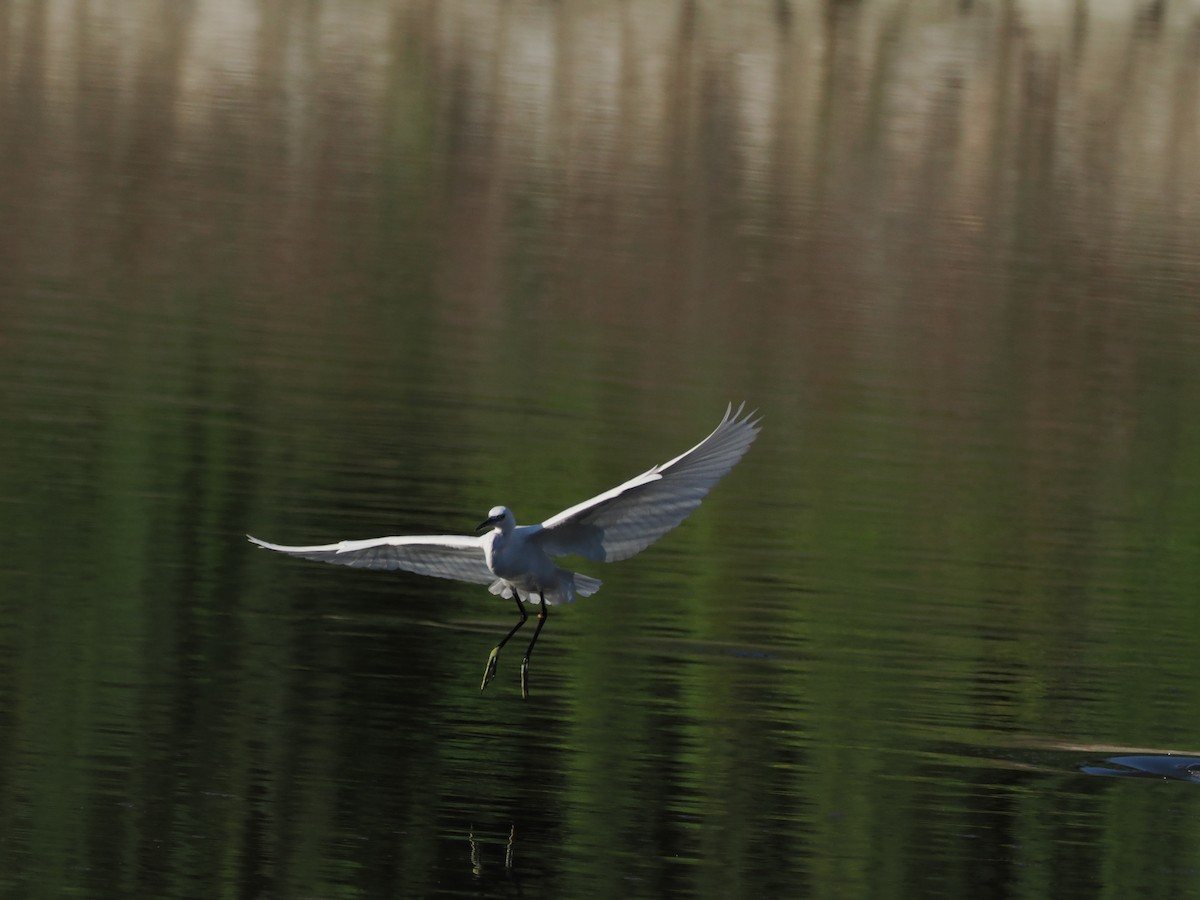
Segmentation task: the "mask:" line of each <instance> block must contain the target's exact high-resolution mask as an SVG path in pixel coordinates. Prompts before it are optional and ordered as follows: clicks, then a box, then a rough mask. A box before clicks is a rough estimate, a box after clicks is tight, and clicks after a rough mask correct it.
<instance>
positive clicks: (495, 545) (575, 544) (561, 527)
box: [247, 404, 759, 695]
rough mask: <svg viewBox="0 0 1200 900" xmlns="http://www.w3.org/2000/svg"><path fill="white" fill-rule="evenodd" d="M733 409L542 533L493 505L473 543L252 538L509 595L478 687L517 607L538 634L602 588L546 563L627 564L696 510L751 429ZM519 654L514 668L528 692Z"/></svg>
mask: <svg viewBox="0 0 1200 900" xmlns="http://www.w3.org/2000/svg"><path fill="white" fill-rule="evenodd" d="M744 408H745V407H744V404H743V406H741V407H739V408H738V410H737V412H734V411H733V407H732V405H731V406H730V407H729V409H727V410H726V411H725V417H724V418H723V419H722V420H721V423H720V424H719V425H718V426H717V427H716V429H715V430H714V431H713V433H712V434H710V435H709V436H708V437H706V438H705V439H704V440H702V441H701V442H700V443H698V444H697V445H696V446H695V447H693V448H692V449H691V450H688V451H687V452H686V453H681V454H680V455H679V456H677V457H675V458H674V459H672V460H670V461H669V462H665V463H663V464H662V465H658V466H655V467H654V468H652V469H649V470H647V471H646V472H643V473H642V474H641V475H638V476H637V477H635V478H631V479H629V480H628V481H626V482H625V483H624V484H620V485H617V487H615V488H613V489H612V490H609V491H605V492H604V493H602V494H598V495H596V496H595V497H592V498H591V499H590V500H585V501H584V502H583V503H579V504H576V505H575V506H572V507H571V508H570V509H565V510H563V511H562V512H560V513H558V514H557V515H555V516H551V517H550V518H549V519H546V521H544V522H542V523H541V524H540V525H517V524H516V519H515V517H514V516H513V514H512V511H511V510H510V509H508V507H505V506H496V507H493V508H492V509H491V510H490V512H489V513H488V518H487V519H485V520H484V521H483V522H482V523H481V524H480V526H479V529H477V530H482V529H484V528H486V529H487V532H486V533H485V534H483V535H481V536H478V537H474V536H471V535H453V534H436V535H422V536H410V537H382V538H368V539H367V540H363V541H341V542H340V543H337V544H323V545H318V546H312V547H290V546H284V545H281V544H271V543H268V542H267V541H261V540H259V539H258V538H256V537H251V536H250V535H247V537H249V538H250V540H251V541H252V542H253V543H255V544H257V545H258V546H260V547H265V548H267V549H268V550H277V551H278V552H280V553H287V554H289V555H291V556H299V557H302V558H304V559H315V560H320V561H322V562H331V563H338V564H340V565H346V566H355V567H358V568H366V569H404V570H406V571H409V572H416V573H418V574H420V575H432V576H435V577H437V578H452V579H455V580H457V581H469V582H473V583H475V584H486V585H488V587H489V590H490V591H491V592H492V593H493V594H499V595H501V596H503V597H514V596H515V597H516V598H517V605H518V609H519V610H520V613H521V619H520V621H519V622H518V623H517V625H516V626H515V627H514V628H513V630H512V631H510V632H509V633H508V635H506V636H505V638H504V640H502V641H501V642H500V644H499V646H497V647H496V649H495V650H493V651H492V656H491V657H490V658H489V660H488V668H487V670H486V671H485V673H484V681H483V686H484V687H486V686H487V683H488V681H490V680H491V677H492V674H494V672H495V661H496V655H497V654H498V653H499V650H500V648H501V647H503V646H504V644H505V643H506V642H507V641H508V639H509V638H510V637H512V635H513V634H514V633H515V632H516V630H517V628H520V627H521V625H522V624H524V622H525V618H526V614H525V609H524V607H523V606H522V605H521V602H522V601H524V602H532V601H533V599H534V597H535V596H536V598H537V600H538V602H539V603H540V609H539V613H538V620H539V621H538V628H537V631H535V632H534V637H533V641H531V642H530V645H529V650H532V649H533V644H534V643H535V642H536V641H537V634H538V632H540V631H541V626H542V624H543V623H544V621H545V617H546V604H557V603H569V602H570V601H572V600H574V599H575V597H576V596H577V595H578V596H584V597H586V596H589V595H591V594H594V593H595V592H596V591H597V590H599V588H600V582H599V581H598V580H597V579H595V578H591V577H589V576H587V575H582V574H579V573H576V572H572V571H570V570H568V569H563V568H560V567H559V566H558V565H556V564H555V563H554V561H553V559H552V557H556V556H567V555H570V554H576V555H579V556H583V557H586V558H587V559H591V560H596V561H598V562H614V561H616V560H621V559H628V558H629V557H631V556H633V555H634V554H636V553H638V552H640V551H641V550H644V549H645V548H646V547H648V546H649V545H650V544H652V543H654V542H655V541H656V540H658V539H659V538H660V537H662V536H663V535H664V534H666V533H667V532H668V531H670V530H671V529H672V528H674V527H675V526H676V525H678V524H679V523H680V522H682V521H683V520H684V519H685V518H687V516H688V515H689V514H690V513H691V512H692V511H693V510H694V509H695V508H696V507H697V506H699V505H700V501H701V500H703V499H704V496H705V495H706V494H707V493H708V492H709V490H710V489H711V488H712V486H713V485H714V484H716V483H717V482H718V481H719V480H720V479H721V477H722V476H723V475H725V474H726V473H727V472H728V471H729V470H730V469H732V468H733V466H734V464H735V463H737V461H738V460H739V459H741V458H742V456H743V454H745V452H746V450H747V449H749V447H750V444H751V443H753V441H754V438H755V437H756V436H757V434H758V431H759V420H755V419H753V418H752V417H753V413H750V414H747V415H743V414H742V411H743V409H744ZM528 663H529V652H528V651H526V654H525V659H524V662H523V665H522V670H521V685H522V694H523V695H524V694H526V693H527V691H526V676H525V672H526V668H527V667H528Z"/></svg>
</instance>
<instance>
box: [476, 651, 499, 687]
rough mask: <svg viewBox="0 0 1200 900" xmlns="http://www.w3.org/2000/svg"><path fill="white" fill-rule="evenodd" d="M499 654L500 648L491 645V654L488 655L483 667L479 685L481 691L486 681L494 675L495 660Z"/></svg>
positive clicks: (486, 684)
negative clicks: (481, 679)
mask: <svg viewBox="0 0 1200 900" xmlns="http://www.w3.org/2000/svg"><path fill="white" fill-rule="evenodd" d="M499 656H500V648H499V647H493V648H492V655H491V656H489V657H488V661H487V665H486V666H484V667H483V684H481V685H480V686H479V689H480V690H481V691H482V690H483V689H484V688H485V687H487V686H488V682H489V681H491V680H492V679H493V678H495V677H496V660H497V659H498V658H499Z"/></svg>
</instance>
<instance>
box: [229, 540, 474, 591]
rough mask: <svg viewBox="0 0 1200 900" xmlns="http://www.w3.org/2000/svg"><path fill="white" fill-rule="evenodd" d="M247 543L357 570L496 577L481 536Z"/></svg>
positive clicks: (461, 577)
mask: <svg viewBox="0 0 1200 900" xmlns="http://www.w3.org/2000/svg"><path fill="white" fill-rule="evenodd" d="M246 537H247V538H249V539H250V542H251V543H254V544H257V545H258V546H260V547H265V548H266V549H268V550H275V551H277V552H279V553H286V554H288V555H289V556H299V557H301V558H302V559H315V560H318V561H320V562H328V563H336V564H338V565H342V566H353V567H355V568H358V569H404V570H405V571H407V572H415V573H417V574H418V575H432V576H433V577H435V578H450V579H453V580H455V581H470V582H473V583H475V584H491V583H492V582H493V581H495V580H496V576H495V575H493V574H492V573H491V571H490V570H489V569H488V567H487V561H486V559H485V558H484V555H483V544H482V539H481V538H477V537H472V536H470V535H457V534H432V535H416V536H412V537H382V538H368V539H367V540H365V541H341V542H339V543H337V544H321V545H317V546H312V547H288V546H284V545H282V544H271V543H268V542H267V541H262V540H259V539H258V538H256V537H252V536H251V535H246Z"/></svg>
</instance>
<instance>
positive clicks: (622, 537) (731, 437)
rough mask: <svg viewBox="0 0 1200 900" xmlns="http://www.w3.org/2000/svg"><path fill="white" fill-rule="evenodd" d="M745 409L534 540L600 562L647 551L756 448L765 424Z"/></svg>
mask: <svg viewBox="0 0 1200 900" xmlns="http://www.w3.org/2000/svg"><path fill="white" fill-rule="evenodd" d="M743 409H745V404H743V405H742V406H739V407H738V410H737V412H733V405H732V404H730V407H729V409H727V410H726V411H725V418H723V419H722V420H721V424H720V425H718V426H717V428H716V430H715V431H714V432H713V433H712V434H710V435H709V436H708V437H706V438H705V439H704V440H702V441H701V442H700V443H699V444H697V445H696V446H695V447H693V448H692V449H691V450H689V451H687V453H684V454H681V455H680V456H677V457H675V458H674V459H673V460H671V461H670V462H665V463H663V464H662V465H659V466H655V467H654V468H653V469H650V470H649V471H648V472H644V473H642V474H641V475H638V476H637V477H636V478H631V479H629V481H626V482H625V483H624V484H621V485H618V486H617V487H615V488H613V489H612V490H611V491H605V492H604V493H603V494H600V495H599V496H596V497H593V498H592V499H591V500H585V501H584V502H583V503H579V504H576V505H575V506H572V507H571V508H570V509H566V510H563V511H562V512H560V513H559V514H558V515H556V516H554V517H552V518H549V519H547V520H546V521H545V522H543V523H542V530H541V531H540V532H538V533H537V534H536V536H535V537H534V540H536V541H538V542H539V543H540V544H541V546H542V549H543V550H545V551H546V552H547V553H549V554H550V555H552V556H562V555H565V554H568V553H577V554H579V555H580V556H585V557H587V558H588V559H594V560H597V561H600V562H613V561H615V560H619V559H628V558H629V557H631V556H633V555H634V554H635V553H638V552H640V551H641V550H644V549H645V548H646V547H648V546H649V545H650V544H652V543H654V542H655V541H657V540H658V539H659V538H660V537H662V536H663V535H664V534H666V533H667V532H668V531H670V530H671V529H672V528H674V527H675V526H676V525H678V524H679V523H680V522H682V521H683V520H684V519H686V518H687V517H688V515H690V514H691V512H692V510H694V509H695V508H696V507H697V506H699V505H700V501H701V500H703V499H704V495H705V494H707V493H708V491H709V489H710V488H711V487H712V486H713V485H714V484H716V483H717V482H718V481H719V480H720V479H721V477H722V476H723V475H725V473H726V472H728V471H729V470H730V469H732V468H733V466H734V464H735V463H736V462H737V461H738V460H739V459H741V458H742V454H744V453H745V452H746V450H747V449H748V448H749V447H750V444H751V443H753V441H754V438H755V436H756V435H757V434H758V430H759V429H758V422H759V421H760V420H757V419H754V418H753V416H754V413H748V414H746V415H742V410H743Z"/></svg>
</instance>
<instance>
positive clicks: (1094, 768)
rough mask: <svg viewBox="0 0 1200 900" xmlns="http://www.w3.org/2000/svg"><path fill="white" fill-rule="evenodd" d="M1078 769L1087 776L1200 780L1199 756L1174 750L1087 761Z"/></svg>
mask: <svg viewBox="0 0 1200 900" xmlns="http://www.w3.org/2000/svg"><path fill="white" fill-rule="evenodd" d="M1079 770H1080V771H1081V772H1084V773H1085V774H1087V775H1107V776H1110V777H1115V778H1161V779H1168V780H1174V781H1192V782H1200V757H1195V756H1176V755H1174V754H1172V753H1143V754H1138V755H1131V756H1110V757H1108V758H1107V759H1103V760H1100V761H1098V762H1089V763H1085V764H1084V765H1082V766H1080V767H1079Z"/></svg>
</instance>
